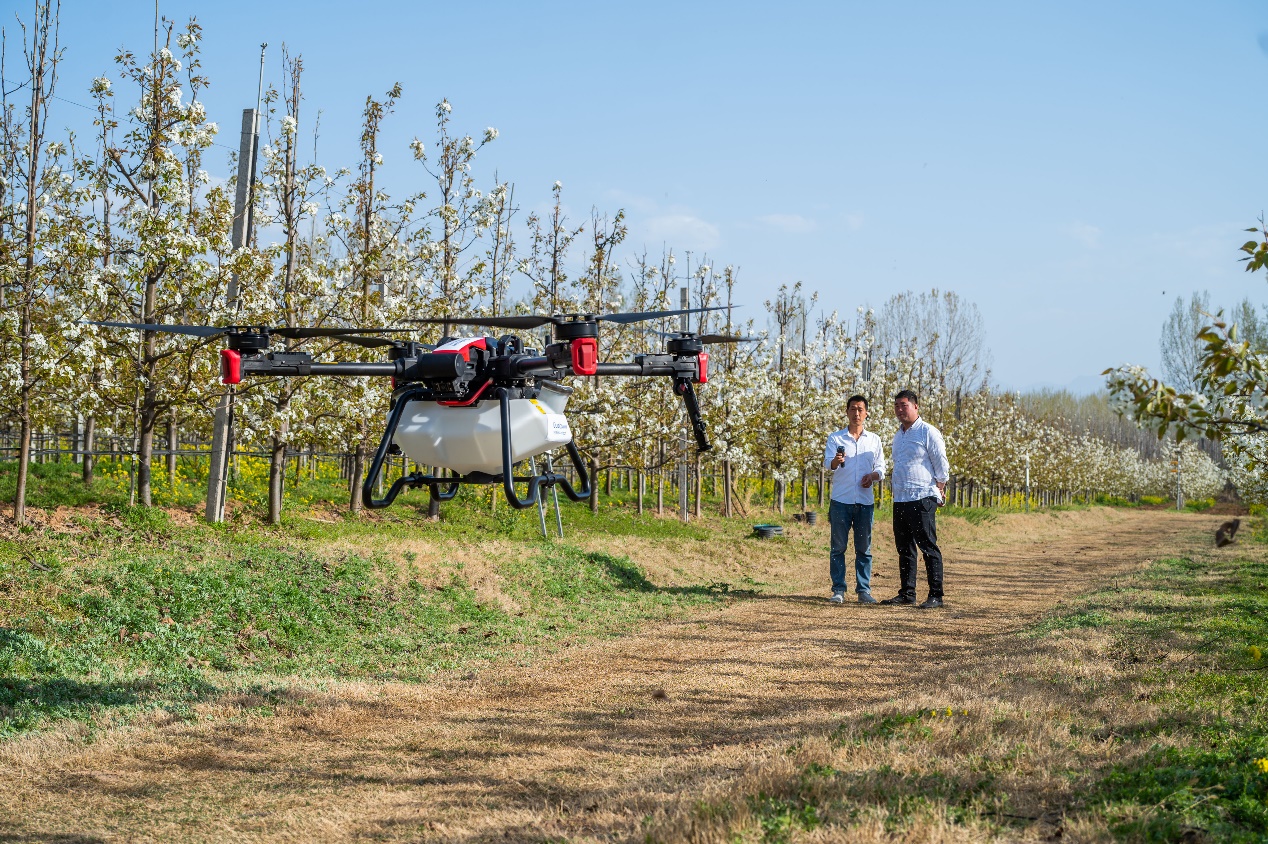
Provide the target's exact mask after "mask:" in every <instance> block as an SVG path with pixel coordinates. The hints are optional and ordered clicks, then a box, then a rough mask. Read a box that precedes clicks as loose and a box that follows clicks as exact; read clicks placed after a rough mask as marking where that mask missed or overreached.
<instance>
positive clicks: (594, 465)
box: [590, 454, 612, 513]
mask: <svg viewBox="0 0 1268 844" xmlns="http://www.w3.org/2000/svg"><path fill="white" fill-rule="evenodd" d="M611 477H612V476H611V475H609V476H608V479H609V481H610V480H611ZM611 491H612V490H611V488H609V489H608V492H609V493H611ZM590 512H591V513H598V512H599V456H598V455H597V454H596V455H594V456H593V457H591V458H590Z"/></svg>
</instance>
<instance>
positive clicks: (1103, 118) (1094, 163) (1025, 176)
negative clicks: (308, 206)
mask: <svg viewBox="0 0 1268 844" xmlns="http://www.w3.org/2000/svg"><path fill="white" fill-rule="evenodd" d="M32 5H33V2H25V1H24V2H21V3H13V2H12V0H0V9H7V13H6V14H5V15H4V20H6V21H10V22H11V21H12V20H13V17H12V12H14V11H20V12H21V13H22V14H24V15H28V16H29V14H30V12H29V7H31V6H32ZM160 10H161V12H162V13H163V14H164V15H166V16H167V17H169V18H172V19H175V20H177V21H184V20H185V19H187V18H188V17H189V16H191V15H196V16H197V17H198V18H199V20H200V21H201V22H202V24H203V26H204V42H203V46H204V68H205V70H206V72H207V74H208V75H209V76H210V77H211V82H212V87H211V89H210V90H209V91H208V92H207V95H206V96H205V97H204V100H205V102H206V103H207V106H208V110H209V112H210V114H211V117H212V119H213V120H216V121H217V122H219V124H220V126H221V129H222V135H221V142H222V143H223V144H225V145H226V146H230V147H232V146H236V138H237V127H238V125H239V121H240V115H241V110H242V108H244V107H249V106H251V105H253V104H254V100H255V90H256V79H257V74H258V67H259V63H258V62H259V45H260V43H261V42H268V44H269V49H268V55H267V64H266V80H270V81H273V82H275V83H276V82H278V81H280V67H281V59H280V56H281V51H280V47H281V45H282V43H283V42H285V43H286V45H287V47H288V48H289V50H290V51H291V53H292V54H301V55H302V56H303V58H304V62H305V78H304V89H305V92H306V101H305V106H304V107H305V108H306V109H307V114H306V115H301V121H302V122H307V121H306V120H305V119H304V118H307V120H311V118H312V117H313V116H315V112H316V111H317V110H318V109H320V110H321V112H322V117H321V125H322V135H321V141H320V143H321V152H320V154H319V158H320V159H322V163H325V164H327V166H331V167H332V168H333V167H336V166H342V165H351V164H352V163H353V161H354V160H355V156H356V140H357V136H358V123H359V118H360V111H361V108H362V106H363V104H364V100H365V97H366V95H367V94H370V93H374V94H376V95H381V94H382V93H383V92H384V91H386V90H387V89H388V88H389V87H390V86H391V85H392V84H393V83H394V82H398V81H399V82H400V83H401V84H402V86H403V88H404V97H403V99H402V101H401V104H400V106H399V108H398V109H397V112H396V114H395V115H394V116H393V117H392V118H390V119H389V121H388V123H387V125H386V126H385V139H384V146H383V149H384V154H385V158H386V159H387V169H386V171H385V178H386V180H387V184H388V185H389V187H390V188H391V189H393V190H394V192H395V193H396V194H397V195H404V194H405V193H406V192H408V191H409V190H413V189H417V188H418V187H420V186H421V184H422V174H421V173H420V172H419V171H418V169H417V165H415V164H413V163H412V162H410V161H409V154H408V151H407V149H406V145H407V144H408V142H409V140H410V139H411V138H412V137H414V136H415V135H418V136H420V137H423V138H427V137H428V132H429V130H430V129H431V127H432V125H433V120H432V112H433V107H434V104H435V103H436V102H437V101H438V100H439V99H440V98H441V97H446V98H448V99H449V101H450V102H451V103H452V104H453V107H454V112H453V116H454V125H455V127H456V128H457V129H458V130H460V131H467V132H470V133H472V134H476V133H478V132H480V131H482V130H483V129H484V127H486V126H495V127H497V128H498V130H499V131H500V133H501V136H500V138H499V139H498V140H497V141H496V142H495V143H494V144H492V145H490V146H489V147H487V148H486V149H485V150H484V151H483V152H482V153H481V156H480V158H479V159H478V162H477V167H476V170H475V175H476V177H477V179H478V180H483V181H485V182H486V183H489V184H491V183H492V177H493V172H494V170H497V171H499V174H500V176H501V177H502V178H504V179H505V178H509V179H511V180H512V181H514V182H515V183H516V198H517V201H518V202H519V203H520V204H521V205H522V206H523V207H525V208H526V209H532V208H535V207H544V206H545V205H546V204H547V203H548V202H549V196H550V186H551V184H552V183H553V182H554V181H555V180H556V179H558V180H560V181H562V182H563V185H564V196H565V200H566V202H567V204H568V207H569V211H570V214H571V216H572V218H573V219H574V220H576V221H577V222H578V223H579V222H581V221H583V220H584V219H585V218H587V217H588V215H589V211H590V208H591V206H598V207H599V208H600V209H603V210H608V211H615V210H616V209H617V208H622V207H623V208H625V209H626V210H627V212H628V214H629V219H630V224H631V225H630V237H629V240H628V241H627V245H626V257H627V258H629V257H632V256H633V255H634V253H635V252H640V251H642V249H643V248H644V247H646V248H647V249H648V250H649V251H651V252H653V253H659V251H660V249H661V246H662V244H664V243H667V244H669V245H671V246H673V247H674V248H675V250H676V251H677V252H678V253H679V254H682V253H683V252H684V251H686V250H691V251H692V252H693V256H696V257H698V256H700V255H701V254H702V253H707V254H708V256H709V258H710V260H711V263H714V264H715V265H722V264H734V265H737V266H738V267H739V272H740V276H739V278H740V296H739V299H740V300H741V301H744V302H745V303H746V304H747V305H748V308H747V310H748V311H749V315H754V316H760V314H761V303H762V301H763V300H764V299H766V298H767V297H769V296H770V295H771V294H772V293H773V291H774V290H775V288H776V287H777V286H778V285H779V284H780V283H783V282H789V283H791V282H795V281H803V282H804V283H805V284H806V286H807V287H809V288H811V289H817V290H819V291H820V292H821V294H822V301H823V303H824V305H825V307H827V308H829V309H831V308H836V309H838V310H840V311H842V312H843V313H848V312H852V311H853V309H854V308H855V307H856V306H858V305H861V304H870V305H872V306H879V305H880V304H881V303H882V302H884V301H885V299H887V298H888V297H889V296H890V295H892V294H894V293H896V292H901V291H903V290H920V289H928V288H930V287H937V288H939V289H951V290H955V291H957V292H958V293H959V294H960V295H962V296H963V297H965V298H966V299H969V300H971V301H973V302H976V303H977V305H978V306H979V307H980V309H981V311H982V314H983V316H984V318H985V321H986V325H987V331H988V343H989V346H990V348H991V349H992V351H993V353H994V359H995V366H994V376H995V380H996V381H997V382H998V383H999V384H1000V385H1001V386H1004V387H1006V388H1012V389H1027V388H1032V387H1036V386H1043V385H1048V386H1066V385H1074V386H1076V387H1080V388H1086V387H1088V386H1091V385H1093V384H1095V381H1094V380H1093V378H1092V376H1094V375H1096V374H1097V373H1099V372H1100V371H1101V370H1102V369H1104V368H1106V367H1107V366H1111V365H1115V364H1119V363H1124V362H1134V363H1143V364H1146V365H1149V366H1151V367H1156V365H1157V360H1158V349H1157V340H1158V333H1159V329H1160V327H1161V325H1162V322H1163V320H1164V319H1165V317H1166V315H1167V313H1168V311H1169V310H1170V308H1171V306H1172V303H1173V301H1174V299H1175V297H1176V296H1177V295H1185V296H1187V295H1188V294H1190V293H1191V292H1192V291H1195V290H1202V289H1206V290H1209V291H1211V294H1212V298H1213V301H1215V302H1217V303H1221V304H1225V305H1231V304H1233V303H1234V302H1235V301H1237V300H1239V299H1240V298H1241V297H1242V296H1245V295H1250V296H1251V298H1252V300H1254V301H1256V302H1261V303H1262V302H1268V289H1266V288H1265V281H1264V279H1262V278H1261V277H1252V276H1249V275H1247V274H1245V273H1243V272H1242V267H1241V265H1240V264H1238V263H1237V261H1236V258H1237V257H1238V253H1237V252H1236V248H1237V246H1238V245H1239V244H1240V243H1241V242H1242V241H1243V240H1244V239H1245V237H1246V236H1245V235H1244V233H1243V232H1242V231H1241V229H1243V228H1246V227H1247V226H1250V225H1253V224H1254V222H1255V219H1256V217H1258V215H1259V214H1260V213H1261V211H1263V210H1264V209H1265V207H1266V206H1268V190H1266V189H1265V188H1266V187H1268V185H1266V184H1265V181H1266V180H1268V176H1266V175H1265V173H1264V168H1263V166H1262V165H1261V161H1262V150H1261V145H1262V144H1263V141H1264V138H1265V137H1266V134H1268V133H1266V132H1265V129H1266V128H1268V127H1266V126H1265V123H1266V122H1268V118H1265V116H1264V110H1263V109H1262V108H1261V107H1259V106H1258V98H1259V96H1260V91H1261V90H1262V87H1263V82H1264V80H1265V78H1266V77H1268V55H1266V54H1265V52H1264V50H1262V49H1261V47H1260V36H1261V34H1262V33H1265V32H1268V9H1265V7H1264V6H1263V5H1262V4H1258V3H1251V2H1210V3H1203V4H1193V3H1180V2H1154V3H1150V4H1143V3H1137V4H1127V3H1120V4H1106V3H1103V2H1097V3H1093V2H1066V3H1060V4H1047V5H1043V6H1041V5H1039V4H1029V3H1015V2H996V3H985V2H961V3H956V4H946V3H933V2H929V3H906V4H876V3H847V2H837V3H784V4H774V3H761V4H757V3H743V2H729V3H685V2H678V3H659V2H643V3H639V4H602V3H552V4H530V3H500V2H486V3H481V4H462V3H448V4H436V3H397V2H386V1H385V2H378V3H359V4H357V3H347V2H341V3H332V2H309V3H305V4H302V5H301V4H293V5H290V4H277V3H275V4H264V3H251V4H248V3H242V2H239V1H238V0H221V2H216V3H208V2H188V0H182V2H177V1H176V0H162V2H161V5H160ZM153 15H154V6H153V4H152V3H150V2H145V0H142V1H141V2H136V0H121V2H115V3H110V4H106V3H101V2H100V0H96V1H95V2H90V0H63V3H62V43H63V45H64V46H65V48H66V58H65V62H64V64H63V66H62V70H61V79H60V83H59V88H58V93H59V94H60V95H61V96H62V97H63V98H65V99H66V100H71V101H75V102H81V103H86V102H88V101H89V97H88V94H87V93H86V91H87V88H88V85H89V83H90V80H91V79H92V77H93V76H96V75H99V74H101V73H106V72H110V73H113V65H112V59H113V56H114V54H115V52H116V51H117V48H119V47H120V46H124V45H126V46H128V47H130V48H132V49H134V50H136V51H138V52H140V51H143V50H146V49H148V47H149V45H150V44H151V41H152V25H153ZM5 28H6V29H7V30H8V31H9V32H10V33H11V34H12V32H13V31H14V28H15V27H14V25H13V24H12V23H6V24H5ZM11 61H12V57H11ZM121 93H122V92H121ZM57 106H58V110H57V111H56V112H55V114H54V120H55V122H57V123H62V124H65V125H80V124H82V121H83V120H84V118H85V116H86V114H87V112H85V111H83V110H82V109H77V108H75V107H74V106H73V105H70V104H69V103H66V102H60V101H59V102H58V103H57ZM309 126H311V124H309ZM223 151H224V152H226V153H227V152H228V150H223ZM220 170H221V171H222V173H227V166H226V165H225V164H223V163H222V164H220ZM694 259H695V258H693V260H694Z"/></svg>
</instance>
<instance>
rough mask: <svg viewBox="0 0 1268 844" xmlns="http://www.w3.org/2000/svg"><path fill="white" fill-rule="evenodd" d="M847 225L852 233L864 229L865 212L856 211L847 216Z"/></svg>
mask: <svg viewBox="0 0 1268 844" xmlns="http://www.w3.org/2000/svg"><path fill="white" fill-rule="evenodd" d="M845 225H846V226H847V227H848V228H849V229H851V230H852V231H858V230H859V229H861V228H863V212H861V211H855V212H853V213H851V214H846V215H845Z"/></svg>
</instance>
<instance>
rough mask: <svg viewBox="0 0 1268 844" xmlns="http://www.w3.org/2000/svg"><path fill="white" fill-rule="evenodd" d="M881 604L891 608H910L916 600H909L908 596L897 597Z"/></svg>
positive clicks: (887, 599)
mask: <svg viewBox="0 0 1268 844" xmlns="http://www.w3.org/2000/svg"><path fill="white" fill-rule="evenodd" d="M881 603H882V604H887V605H889V606H891V607H910V606H912V605H913V604H915V603H916V599H915V598H908V597H907V596H906V595H895V596H894V597H892V598H886V599H885V600H883V601H881Z"/></svg>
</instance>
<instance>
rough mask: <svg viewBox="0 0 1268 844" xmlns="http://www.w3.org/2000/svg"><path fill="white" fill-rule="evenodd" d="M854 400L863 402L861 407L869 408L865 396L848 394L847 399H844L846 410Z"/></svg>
mask: <svg viewBox="0 0 1268 844" xmlns="http://www.w3.org/2000/svg"><path fill="white" fill-rule="evenodd" d="M856 401H861V402H863V409H864V410H869V409H870V408H869V407H868V406H867V396H850V397H849V398H848V399H846V402H845V409H846V410H849V409H850V405H852V404H854V403H855V402H856Z"/></svg>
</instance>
